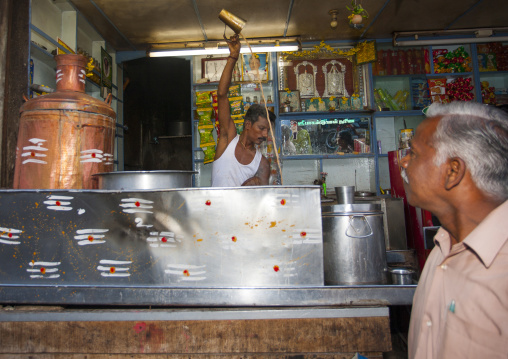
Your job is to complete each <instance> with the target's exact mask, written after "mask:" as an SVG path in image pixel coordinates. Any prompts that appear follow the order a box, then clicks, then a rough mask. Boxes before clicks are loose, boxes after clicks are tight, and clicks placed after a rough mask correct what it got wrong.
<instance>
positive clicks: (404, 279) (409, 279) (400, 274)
mask: <svg viewBox="0 0 508 359" xmlns="http://www.w3.org/2000/svg"><path fill="white" fill-rule="evenodd" d="M389 270H390V273H391V275H392V283H393V284H396V285H408V284H413V275H414V273H415V271H414V270H412V269H410V268H390V269H389Z"/></svg>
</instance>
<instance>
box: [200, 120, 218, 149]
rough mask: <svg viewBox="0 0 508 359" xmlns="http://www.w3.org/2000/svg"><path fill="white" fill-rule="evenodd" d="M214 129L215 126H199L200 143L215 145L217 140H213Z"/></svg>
mask: <svg viewBox="0 0 508 359" xmlns="http://www.w3.org/2000/svg"><path fill="white" fill-rule="evenodd" d="M213 129H214V126H213V125H206V126H198V131H199V143H200V144H201V145H205V144H209V143H212V144H213V145H215V140H214V139H213V134H212V131H213Z"/></svg>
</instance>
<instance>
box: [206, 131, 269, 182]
mask: <svg viewBox="0 0 508 359" xmlns="http://www.w3.org/2000/svg"><path fill="white" fill-rule="evenodd" d="M239 139H240V135H236V137H235V138H233V140H232V141H231V142H230V143H229V145H228V147H227V148H226V151H224V153H223V154H222V156H220V158H219V159H218V160H215V161H214V162H213V167H212V187H239V186H241V185H242V183H244V182H245V181H246V180H248V179H249V178H251V177H253V176H254V175H255V174H256V172H257V171H258V168H259V163H260V162H261V157H262V155H261V152H259V151H258V150H256V155H255V156H254V159H253V160H252V162H251V163H249V164H248V165H242V164H241V163H240V162H238V160H237V159H236V157H235V149H236V145H237V144H238V141H239Z"/></svg>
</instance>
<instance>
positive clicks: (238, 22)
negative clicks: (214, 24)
mask: <svg viewBox="0 0 508 359" xmlns="http://www.w3.org/2000/svg"><path fill="white" fill-rule="evenodd" d="M219 19H220V20H221V21H222V22H223V23H225V24H226V25H227V26H229V27H230V28H231V30H233V31H234V32H235V34H239V33H240V32H241V31H242V29H243V27H244V26H245V24H246V23H247V21H245V20H243V19H241V18H239V17H238V16H235V15H233V14H232V13H230V12H229V11H227V10H226V9H222V10H221V12H220V13H219Z"/></svg>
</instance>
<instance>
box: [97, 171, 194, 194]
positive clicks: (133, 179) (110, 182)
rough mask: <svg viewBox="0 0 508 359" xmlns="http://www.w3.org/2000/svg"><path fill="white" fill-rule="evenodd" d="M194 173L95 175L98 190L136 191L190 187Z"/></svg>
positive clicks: (121, 172) (160, 172)
mask: <svg viewBox="0 0 508 359" xmlns="http://www.w3.org/2000/svg"><path fill="white" fill-rule="evenodd" d="M195 173H197V172H195V171H171V170H166V171H118V172H106V173H96V174H94V175H93V177H94V178H96V179H97V181H98V183H97V187H98V188H99V189H111V190H138V189H172V188H188V187H192V175H193V174H195Z"/></svg>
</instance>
